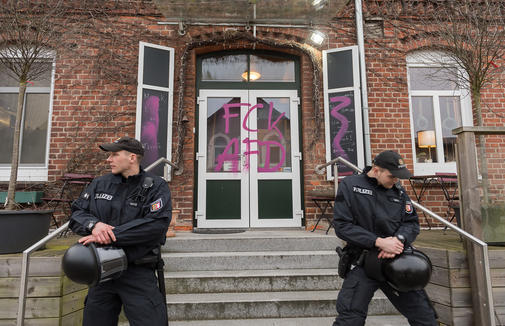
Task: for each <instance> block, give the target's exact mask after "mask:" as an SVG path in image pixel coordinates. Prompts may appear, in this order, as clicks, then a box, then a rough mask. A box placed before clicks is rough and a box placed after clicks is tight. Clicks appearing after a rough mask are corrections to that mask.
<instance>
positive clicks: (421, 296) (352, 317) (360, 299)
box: [333, 266, 438, 326]
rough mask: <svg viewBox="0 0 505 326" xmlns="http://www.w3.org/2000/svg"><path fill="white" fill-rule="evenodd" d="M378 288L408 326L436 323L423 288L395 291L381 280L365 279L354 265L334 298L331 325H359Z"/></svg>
mask: <svg viewBox="0 0 505 326" xmlns="http://www.w3.org/2000/svg"><path fill="white" fill-rule="evenodd" d="M379 288H380V289H381V290H382V292H384V294H385V295H386V296H387V297H388V299H389V300H390V301H391V303H392V304H393V305H394V306H395V307H396V309H398V311H399V312H400V313H401V314H402V315H404V316H405V317H406V318H407V320H408V321H409V324H410V325H412V326H436V325H438V322H437V320H436V318H437V315H436V313H435V310H434V309H433V307H432V305H431V303H430V301H429V298H428V296H427V294H426V292H425V291H424V290H421V291H410V292H396V291H395V290H393V288H391V287H390V286H389V285H388V284H387V283H385V282H377V281H375V280H372V279H370V278H368V277H367V276H366V274H365V270H364V269H363V268H362V267H359V266H358V267H355V268H354V269H353V270H351V271H350V272H349V273H348V274H347V277H346V278H345V280H344V283H343V285H342V289H341V290H340V292H339V294H338V298H337V312H338V317H337V318H336V319H335V322H334V323H333V326H344V325H345V326H362V325H365V319H366V317H367V313H368V305H369V304H370V301H371V300H372V297H373V295H374V293H375V291H377V289H379Z"/></svg>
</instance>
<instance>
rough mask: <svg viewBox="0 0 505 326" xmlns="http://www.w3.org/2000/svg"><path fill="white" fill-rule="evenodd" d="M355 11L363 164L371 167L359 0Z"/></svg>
mask: <svg viewBox="0 0 505 326" xmlns="http://www.w3.org/2000/svg"><path fill="white" fill-rule="evenodd" d="M354 7H355V11H356V34H357V35H356V37H357V39H358V52H359V67H360V76H361V103H362V111H363V136H364V138H365V163H366V165H372V147H371V145H370V122H369V120H368V86H367V83H366V64H365V39H364V36H363V6H362V4H361V0H355V1H354Z"/></svg>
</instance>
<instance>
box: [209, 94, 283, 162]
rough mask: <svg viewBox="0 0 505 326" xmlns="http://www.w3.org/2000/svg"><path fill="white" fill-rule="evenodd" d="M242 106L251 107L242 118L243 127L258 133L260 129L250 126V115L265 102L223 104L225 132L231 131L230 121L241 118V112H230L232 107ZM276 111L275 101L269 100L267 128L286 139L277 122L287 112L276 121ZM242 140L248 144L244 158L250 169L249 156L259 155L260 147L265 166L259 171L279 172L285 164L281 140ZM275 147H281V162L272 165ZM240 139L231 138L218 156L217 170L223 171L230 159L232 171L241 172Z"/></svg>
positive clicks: (280, 137)
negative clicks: (262, 151)
mask: <svg viewBox="0 0 505 326" xmlns="http://www.w3.org/2000/svg"><path fill="white" fill-rule="evenodd" d="M242 106H247V107H250V108H249V110H248V111H247V113H246V115H245V116H244V119H243V120H242V128H243V129H244V130H246V131H248V132H249V133H251V132H253V133H258V129H251V128H249V127H248V122H249V115H250V114H251V112H253V111H254V110H256V109H262V108H263V104H262V103H258V104H256V105H253V106H251V104H249V103H227V104H224V105H223V110H224V114H223V115H222V118H223V119H224V121H225V134H228V133H229V132H230V121H231V120H232V119H237V118H240V114H239V113H232V112H230V109H231V108H235V107H238V108H240V107H242ZM273 111H274V106H273V102H269V111H268V125H267V130H268V131H272V130H274V131H275V132H276V133H277V135H278V136H279V139H280V140H282V139H284V137H283V135H282V132H281V131H280V130H279V128H278V127H277V124H278V123H279V121H281V119H282V118H283V117H284V116H285V113H284V112H283V113H281V114H280V115H279V116H278V117H277V119H276V120H275V121H273V119H272V115H273V114H272V113H273ZM242 142H243V143H244V144H245V145H246V149H245V152H244V158H245V160H246V161H245V162H246V164H245V166H244V168H245V169H249V161H250V160H249V158H250V156H251V155H259V154H260V149H263V150H264V153H265V155H264V159H265V161H264V164H263V166H260V167H258V172H277V171H279V168H280V167H281V166H282V165H283V164H284V161H285V160H286V148H285V147H284V146H283V145H282V144H281V143H279V142H277V141H273V140H252V139H250V138H249V137H247V138H245V139H244V140H242ZM253 143H257V145H258V146H257V148H258V150H252V149H251V145H252V144H253ZM274 147H278V148H279V149H280V160H279V163H277V164H275V165H271V162H270V161H271V150H272V148H274ZM239 153H240V141H239V138H238V137H234V138H231V139H230V141H229V142H228V144H227V145H226V147H225V149H224V150H223V152H222V153H221V154H219V155H218V156H217V159H216V161H217V164H216V166H215V168H214V171H215V172H219V171H221V169H222V168H223V165H224V164H225V162H227V161H229V162H231V163H232V166H231V171H232V172H239V171H240V167H239V162H240V154H239Z"/></svg>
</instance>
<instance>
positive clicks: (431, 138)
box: [417, 130, 437, 163]
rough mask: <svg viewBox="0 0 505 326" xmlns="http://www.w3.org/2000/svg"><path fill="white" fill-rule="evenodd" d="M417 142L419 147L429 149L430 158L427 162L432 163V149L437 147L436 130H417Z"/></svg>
mask: <svg viewBox="0 0 505 326" xmlns="http://www.w3.org/2000/svg"><path fill="white" fill-rule="evenodd" d="M417 142H418V144H419V148H427V149H428V159H427V160H426V162H428V163H431V162H433V161H432V160H431V149H432V148H435V147H437V142H436V139H435V130H421V131H418V132H417Z"/></svg>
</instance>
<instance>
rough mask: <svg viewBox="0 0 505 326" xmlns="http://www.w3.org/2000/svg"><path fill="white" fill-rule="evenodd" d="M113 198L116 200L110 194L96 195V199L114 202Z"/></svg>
mask: <svg viewBox="0 0 505 326" xmlns="http://www.w3.org/2000/svg"><path fill="white" fill-rule="evenodd" d="M112 198H114V196H112V195H109V194H104V193H101V194H95V199H105V200H112Z"/></svg>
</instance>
